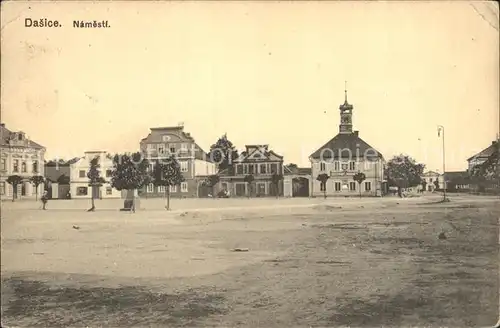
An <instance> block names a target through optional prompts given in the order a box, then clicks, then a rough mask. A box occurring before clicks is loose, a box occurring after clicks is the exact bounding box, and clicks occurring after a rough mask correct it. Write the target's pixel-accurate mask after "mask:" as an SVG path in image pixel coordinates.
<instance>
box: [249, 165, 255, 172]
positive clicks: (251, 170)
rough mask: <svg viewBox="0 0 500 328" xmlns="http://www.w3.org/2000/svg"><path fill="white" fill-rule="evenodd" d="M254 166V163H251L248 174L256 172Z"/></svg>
mask: <svg viewBox="0 0 500 328" xmlns="http://www.w3.org/2000/svg"><path fill="white" fill-rule="evenodd" d="M253 168H254V166H253V164H250V165H249V166H248V174H254V172H253Z"/></svg>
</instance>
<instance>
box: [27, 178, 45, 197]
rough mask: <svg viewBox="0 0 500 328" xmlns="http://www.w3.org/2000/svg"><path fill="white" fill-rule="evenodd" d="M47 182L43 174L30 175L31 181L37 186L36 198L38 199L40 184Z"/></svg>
mask: <svg viewBox="0 0 500 328" xmlns="http://www.w3.org/2000/svg"><path fill="white" fill-rule="evenodd" d="M44 182H45V179H44V178H43V177H42V176H41V175H34V176H32V177H30V183H31V184H32V185H33V186H34V187H35V199H36V200H38V186H39V185H41V184H42V183H44Z"/></svg>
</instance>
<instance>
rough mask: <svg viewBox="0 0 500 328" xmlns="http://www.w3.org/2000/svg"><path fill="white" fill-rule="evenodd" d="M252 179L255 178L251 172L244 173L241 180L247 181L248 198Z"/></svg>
mask: <svg viewBox="0 0 500 328" xmlns="http://www.w3.org/2000/svg"><path fill="white" fill-rule="evenodd" d="M254 180H255V178H254V176H253V175H252V174H249V175H245V178H243V181H245V182H246V183H247V186H248V198H250V195H251V187H252V182H253V181H254Z"/></svg>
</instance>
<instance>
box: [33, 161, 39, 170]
mask: <svg viewBox="0 0 500 328" xmlns="http://www.w3.org/2000/svg"><path fill="white" fill-rule="evenodd" d="M32 166H33V173H38V162H37V161H33V165H32Z"/></svg>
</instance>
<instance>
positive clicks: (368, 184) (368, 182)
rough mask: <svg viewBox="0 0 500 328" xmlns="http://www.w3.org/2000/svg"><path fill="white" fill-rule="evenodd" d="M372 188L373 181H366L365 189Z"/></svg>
mask: <svg viewBox="0 0 500 328" xmlns="http://www.w3.org/2000/svg"><path fill="white" fill-rule="evenodd" d="M370 190H372V183H371V182H370V181H366V182H365V191H370Z"/></svg>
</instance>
